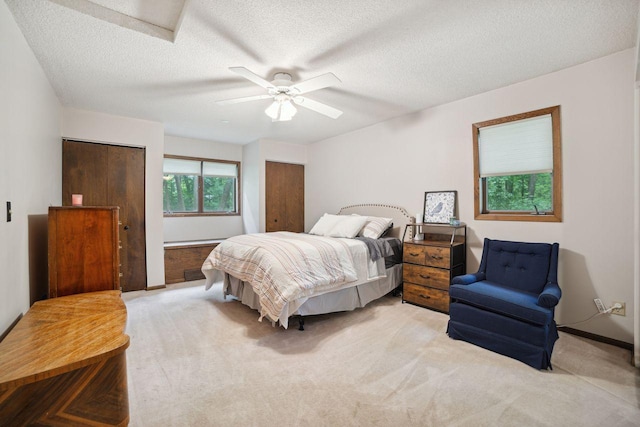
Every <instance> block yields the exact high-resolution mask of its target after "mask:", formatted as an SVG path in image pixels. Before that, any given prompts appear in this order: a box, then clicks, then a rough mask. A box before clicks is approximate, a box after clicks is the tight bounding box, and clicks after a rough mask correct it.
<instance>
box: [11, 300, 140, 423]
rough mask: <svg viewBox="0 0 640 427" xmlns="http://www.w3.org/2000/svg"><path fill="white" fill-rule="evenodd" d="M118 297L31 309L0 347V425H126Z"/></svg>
mask: <svg viewBox="0 0 640 427" xmlns="http://www.w3.org/2000/svg"><path fill="white" fill-rule="evenodd" d="M126 319H127V312H126V307H125V305H124V303H123V301H122V299H121V298H120V291H103V292H92V293H83V294H77V295H71V296H66V297H62V298H54V299H49V300H44V301H39V302H36V303H35V304H34V305H33V306H32V308H31V309H30V310H29V311H28V312H27V314H26V315H25V316H24V317H23V318H22V319H21V320H20V321H19V322H18V324H17V325H16V327H15V328H14V329H13V330H12V331H11V332H10V333H9V334H8V335H7V337H6V338H5V340H4V341H2V343H0V425H7V426H8V425H42V426H62V425H65V426H66V425H79V426H97V425H126V424H127V423H128V421H129V405H128V393H127V372H126V355H125V351H126V349H127V347H128V346H129V337H128V336H127V335H126V334H124V330H125V327H126Z"/></svg>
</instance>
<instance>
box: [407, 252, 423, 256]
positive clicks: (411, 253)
mask: <svg viewBox="0 0 640 427" xmlns="http://www.w3.org/2000/svg"><path fill="white" fill-rule="evenodd" d="M409 255H411V256H419V255H420V254H416V253H413V252H409Z"/></svg>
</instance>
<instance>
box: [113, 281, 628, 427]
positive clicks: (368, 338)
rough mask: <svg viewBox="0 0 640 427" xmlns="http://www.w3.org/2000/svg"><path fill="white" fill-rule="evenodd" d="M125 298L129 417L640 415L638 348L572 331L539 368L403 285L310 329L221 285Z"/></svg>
mask: <svg viewBox="0 0 640 427" xmlns="http://www.w3.org/2000/svg"><path fill="white" fill-rule="evenodd" d="M123 297H124V299H125V302H126V305H127V308H128V313H129V319H128V326H127V333H128V334H129V335H130V337H131V346H130V347H129V349H128V350H127V360H128V372H129V402H130V412H131V425H132V426H300V425H308V426H349V425H354V426H370V425H376V426H411V425H416V426H602V425H604V426H616V427H620V426H631V425H639V426H640V370H638V369H636V368H634V367H633V366H631V364H630V358H631V355H630V352H629V351H626V350H623V349H620V348H617V347H613V346H609V345H606V344H601V343H597V342H594V341H591V340H587V339H583V338H579V337H575V336H572V335H568V334H565V333H561V335H560V340H558V342H557V344H556V349H555V351H554V354H553V357H552V359H551V362H552V364H553V371H538V370H535V369H533V368H530V367H529V366H527V365H525V364H523V363H521V362H518V361H516V360H513V359H509V358H507V357H503V356H500V355H498V354H494V353H492V352H489V351H487V350H484V349H482V348H478V347H475V346H473V345H470V344H468V343H465V342H462V341H454V340H452V339H450V338H449V337H448V336H447V335H446V333H445V331H446V326H447V320H448V316H447V315H445V314H442V313H437V312H434V311H431V310H427V309H424V308H420V307H416V306H412V305H409V304H402V303H401V300H400V298H397V297H390V296H389V297H384V298H382V299H380V300H378V301H374V302H373V303H371V304H370V305H369V306H367V307H365V308H364V309H359V310H356V311H353V312H348V313H335V314H329V315H323V316H315V317H310V318H308V319H307V320H306V322H305V328H306V330H305V331H304V332H300V331H298V330H297V329H296V328H295V327H293V326H292V327H291V328H290V329H289V330H285V329H283V328H281V327H272V326H271V323H270V322H262V323H261V322H258V320H257V319H258V315H257V312H256V311H253V310H251V309H249V308H248V307H245V306H243V305H242V304H240V303H239V302H237V301H233V300H226V301H225V300H224V299H223V298H222V291H221V285H220V284H218V285H215V286H214V287H213V288H212V289H211V290H209V291H205V290H204V286H203V284H202V282H189V283H187V284H185V285H171V286H170V287H168V288H167V289H162V290H156V291H148V292H145V291H139V292H130V293H126V294H124V295H123Z"/></svg>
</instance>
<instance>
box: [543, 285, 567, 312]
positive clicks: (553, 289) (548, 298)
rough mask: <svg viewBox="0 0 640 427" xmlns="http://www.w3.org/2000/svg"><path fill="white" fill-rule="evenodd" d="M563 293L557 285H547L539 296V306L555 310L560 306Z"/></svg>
mask: <svg viewBox="0 0 640 427" xmlns="http://www.w3.org/2000/svg"><path fill="white" fill-rule="evenodd" d="M561 296H562V291H561V290H560V286H558V284H557V283H547V285H546V286H545V287H544V290H543V291H542V293H541V294H540V295H539V296H538V305H539V306H541V307H546V308H553V307H555V306H556V305H558V302H559V301H560V297H561Z"/></svg>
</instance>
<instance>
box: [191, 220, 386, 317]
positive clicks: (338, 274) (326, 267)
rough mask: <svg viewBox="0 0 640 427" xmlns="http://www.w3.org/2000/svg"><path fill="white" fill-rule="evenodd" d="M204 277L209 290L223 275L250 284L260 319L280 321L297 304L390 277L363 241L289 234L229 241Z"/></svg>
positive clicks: (209, 262)
mask: <svg viewBox="0 0 640 427" xmlns="http://www.w3.org/2000/svg"><path fill="white" fill-rule="evenodd" d="M202 272H203V273H204V275H205V277H206V285H205V286H206V289H209V288H210V287H211V285H212V284H213V283H214V282H215V281H217V280H219V279H220V278H221V275H220V272H226V273H229V274H230V275H232V276H234V277H237V278H238V279H240V280H242V281H244V282H248V283H250V284H251V286H252V288H253V290H254V292H255V293H256V294H257V295H258V297H259V299H260V306H261V312H260V319H262V318H263V317H265V316H266V317H267V318H269V319H270V320H272V321H278V320H280V321H281V322H282V320H283V317H284V318H285V319H286V313H285V311H284V308H285V307H286V306H287V305H288V304H289V303H291V302H293V301H296V300H300V299H305V298H308V297H310V296H315V295H321V294H323V293H327V292H331V291H334V290H337V289H340V288H344V287H349V286H355V285H357V284H360V283H364V282H367V281H370V280H375V279H378V278H380V277H385V268H384V259H383V258H381V259H378V260H377V261H371V259H370V256H369V251H368V250H367V247H366V245H365V244H364V243H363V242H361V241H359V240H354V239H342V238H331V237H320V236H314V235H309V234H302V233H290V232H276V233H258V234H245V235H241V236H236V237H231V238H229V239H226V240H225V241H224V242H222V243H221V244H219V245H218V246H217V247H216V248H215V249H214V250H213V251H212V252H211V254H209V256H208V257H207V259H206V260H205V262H204V264H203V265H202ZM284 324H286V322H284Z"/></svg>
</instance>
